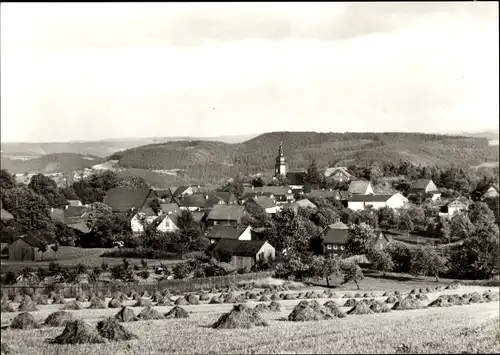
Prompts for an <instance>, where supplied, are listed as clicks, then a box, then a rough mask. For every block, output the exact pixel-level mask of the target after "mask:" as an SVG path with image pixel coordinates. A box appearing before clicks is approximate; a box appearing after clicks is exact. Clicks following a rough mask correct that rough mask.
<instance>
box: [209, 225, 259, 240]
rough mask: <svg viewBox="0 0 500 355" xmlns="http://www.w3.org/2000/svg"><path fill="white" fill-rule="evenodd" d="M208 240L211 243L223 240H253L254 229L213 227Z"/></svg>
mask: <svg viewBox="0 0 500 355" xmlns="http://www.w3.org/2000/svg"><path fill="white" fill-rule="evenodd" d="M207 238H208V239H209V240H210V242H211V243H217V242H218V241H219V240H222V239H233V240H252V227H250V226H248V227H246V228H238V227H234V226H213V227H212V228H211V229H210V230H209V231H208V232H207Z"/></svg>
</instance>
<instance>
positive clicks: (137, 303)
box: [133, 298, 152, 307]
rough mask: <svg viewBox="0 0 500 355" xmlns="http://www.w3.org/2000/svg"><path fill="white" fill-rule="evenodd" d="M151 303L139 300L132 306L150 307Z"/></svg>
mask: <svg viewBox="0 0 500 355" xmlns="http://www.w3.org/2000/svg"><path fill="white" fill-rule="evenodd" d="M150 306H152V303H151V301H150V300H147V299H144V298H139V299H138V300H137V302H136V303H135V304H134V305H133V307H150Z"/></svg>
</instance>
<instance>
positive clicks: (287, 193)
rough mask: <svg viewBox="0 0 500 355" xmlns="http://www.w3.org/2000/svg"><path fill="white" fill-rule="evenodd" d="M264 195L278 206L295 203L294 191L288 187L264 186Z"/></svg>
mask: <svg viewBox="0 0 500 355" xmlns="http://www.w3.org/2000/svg"><path fill="white" fill-rule="evenodd" d="M262 194H263V195H264V196H267V197H270V198H271V199H274V200H275V201H276V204H278V205H282V204H286V203H293V202H294V199H295V197H294V195H293V192H292V189H291V188H290V187H288V186H264V187H263V188H262Z"/></svg>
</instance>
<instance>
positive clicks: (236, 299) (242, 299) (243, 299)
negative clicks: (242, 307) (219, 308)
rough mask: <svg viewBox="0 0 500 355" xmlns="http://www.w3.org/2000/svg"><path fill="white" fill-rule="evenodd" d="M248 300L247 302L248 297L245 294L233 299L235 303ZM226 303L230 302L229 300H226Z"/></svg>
mask: <svg viewBox="0 0 500 355" xmlns="http://www.w3.org/2000/svg"><path fill="white" fill-rule="evenodd" d="M246 302H247V298H246V297H245V295H244V294H241V295H239V296H236V298H235V299H234V301H233V303H246ZM226 303H229V302H227V301H226Z"/></svg>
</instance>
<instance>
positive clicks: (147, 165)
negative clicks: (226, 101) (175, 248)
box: [108, 132, 499, 173]
mask: <svg viewBox="0 0 500 355" xmlns="http://www.w3.org/2000/svg"><path fill="white" fill-rule="evenodd" d="M280 141H282V142H283V148H284V152H285V155H286V157H287V158H288V162H289V167H290V169H299V168H307V166H309V164H310V162H311V160H312V159H316V162H317V164H318V167H320V168H323V167H326V166H327V165H333V164H338V165H348V164H352V163H353V162H355V163H356V164H365V163H366V164H370V163H371V162H373V161H378V162H394V163H397V162H399V161H400V160H403V161H410V162H412V163H416V164H422V165H437V166H447V165H450V164H458V165H461V166H464V167H465V166H472V165H478V164H480V163H482V162H486V161H498V155H499V153H498V148H497V147H495V146H489V145H488V140H487V139H486V138H470V137H463V136H445V135H432V134H420V133H316V132H272V133H265V134H262V135H260V136H257V137H255V138H253V139H250V140H248V141H246V142H243V143H239V144H227V143H222V142H208V141H177V142H168V143H162V144H151V145H145V146H141V147H137V148H133V149H128V150H125V151H122V152H118V153H116V154H113V155H112V156H110V157H109V158H108V159H113V160H119V163H118V164H119V166H121V167H124V168H135V169H186V170H189V171H190V172H191V171H203V170H205V171H208V170H212V171H213V170H217V171H219V172H221V173H226V172H227V173H229V172H233V171H240V172H243V173H256V172H261V171H267V170H273V169H274V161H275V157H276V154H277V151H278V146H279V143H280Z"/></svg>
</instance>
